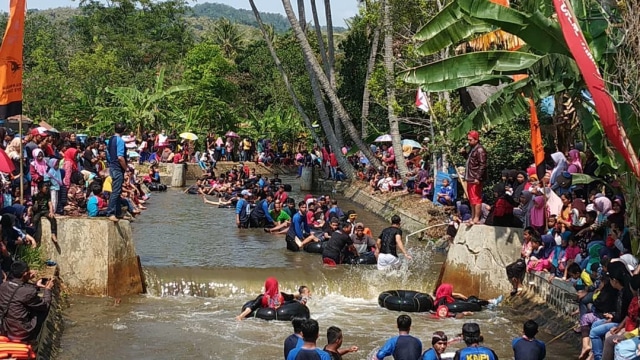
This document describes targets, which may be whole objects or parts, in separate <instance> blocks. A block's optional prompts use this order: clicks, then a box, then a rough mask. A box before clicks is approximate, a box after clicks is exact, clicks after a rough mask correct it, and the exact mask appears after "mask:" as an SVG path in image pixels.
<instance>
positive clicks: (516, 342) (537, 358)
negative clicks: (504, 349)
mask: <svg viewBox="0 0 640 360" xmlns="http://www.w3.org/2000/svg"><path fill="white" fill-rule="evenodd" d="M522 332H523V335H522V336H521V337H519V338H515V339H513V342H512V343H511V347H512V348H513V356H514V359H515V360H543V359H544V358H545V356H547V349H546V346H545V344H544V343H543V342H542V341H540V340H538V339H536V334H537V333H538V323H536V322H535V321H533V320H527V321H526V322H525V323H524V326H523V329H522Z"/></svg>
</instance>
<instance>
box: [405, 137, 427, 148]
mask: <svg viewBox="0 0 640 360" xmlns="http://www.w3.org/2000/svg"><path fill="white" fill-rule="evenodd" d="M402 146H403V147H404V146H411V147H412V148H414V149H422V145H420V143H419V142H417V141H415V140H411V139H404V140H402Z"/></svg>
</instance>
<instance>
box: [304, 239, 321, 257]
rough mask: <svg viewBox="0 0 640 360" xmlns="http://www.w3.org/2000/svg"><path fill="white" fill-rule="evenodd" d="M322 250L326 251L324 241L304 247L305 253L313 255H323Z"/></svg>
mask: <svg viewBox="0 0 640 360" xmlns="http://www.w3.org/2000/svg"><path fill="white" fill-rule="evenodd" d="M322 250H324V241H314V242H310V243H308V244H307V245H305V246H304V251H306V252H308V253H311V254H322Z"/></svg>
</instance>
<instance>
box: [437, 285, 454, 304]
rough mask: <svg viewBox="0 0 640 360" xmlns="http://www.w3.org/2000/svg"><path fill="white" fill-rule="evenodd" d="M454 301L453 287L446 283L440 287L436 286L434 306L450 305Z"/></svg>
mask: <svg viewBox="0 0 640 360" xmlns="http://www.w3.org/2000/svg"><path fill="white" fill-rule="evenodd" d="M443 300H444V301H443ZM454 301H455V299H454V298H453V285H451V284H447V283H443V284H440V286H438V290H436V301H435V303H436V306H437V305H446V304H450V303H452V302H454Z"/></svg>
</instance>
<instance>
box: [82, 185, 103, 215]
mask: <svg viewBox="0 0 640 360" xmlns="http://www.w3.org/2000/svg"><path fill="white" fill-rule="evenodd" d="M89 188H90V189H91V195H90V196H89V199H88V200H87V215H89V217H97V216H107V211H106V209H105V201H104V199H102V197H101V196H100V194H102V187H101V186H100V185H99V184H97V183H92V184H91V185H90V186H89Z"/></svg>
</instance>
